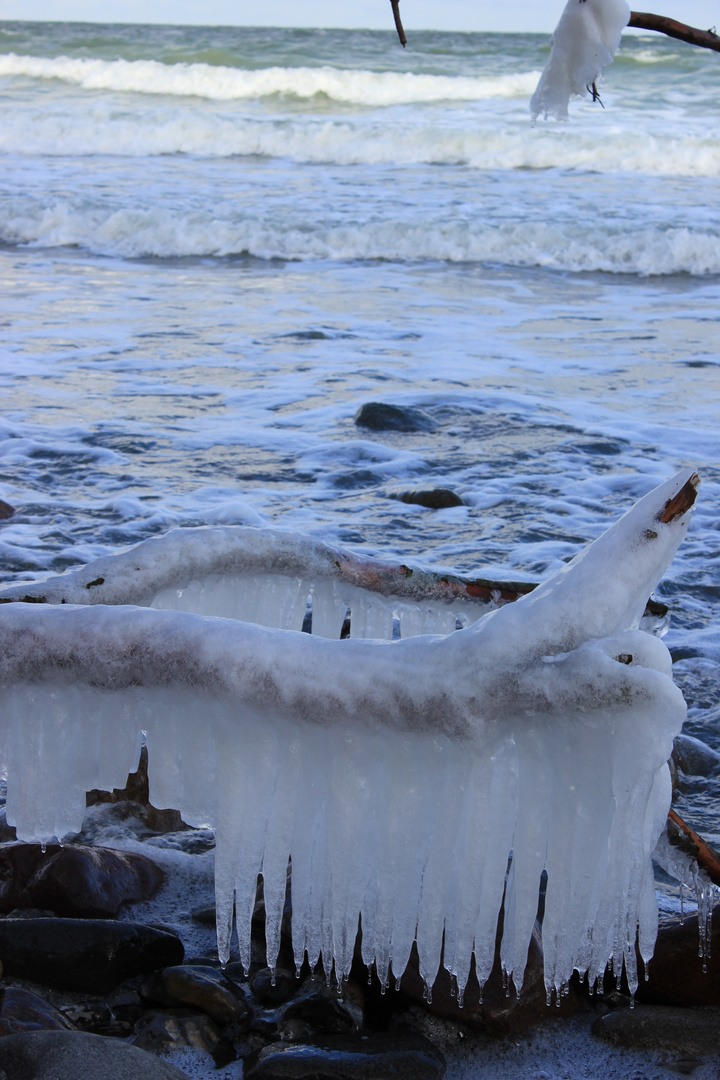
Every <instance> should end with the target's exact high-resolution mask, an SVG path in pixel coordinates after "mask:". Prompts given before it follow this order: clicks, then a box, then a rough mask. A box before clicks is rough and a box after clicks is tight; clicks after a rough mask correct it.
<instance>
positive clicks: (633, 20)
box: [628, 11, 720, 52]
mask: <svg viewBox="0 0 720 1080" xmlns="http://www.w3.org/2000/svg"><path fill="white" fill-rule="evenodd" d="M628 26H634V27H636V28H637V29H638V30H656V31H657V32H658V33H659V34H665V35H666V36H667V37H672V38H677V40H678V41H687V43H688V44H689V45H697V46H698V48H700V49H714V50H715V52H720V37H719V36H718V35H717V34H716V33H715V31H714V30H697V29H696V28H695V27H694V26H688V25H687V23H681V22H677V20H676V19H668V18H666V16H664V15H651V14H650V13H649V12H646V11H631V12H630V21H629V22H628Z"/></svg>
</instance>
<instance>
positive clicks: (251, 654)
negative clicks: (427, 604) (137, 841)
mask: <svg viewBox="0 0 720 1080" xmlns="http://www.w3.org/2000/svg"><path fill="white" fill-rule="evenodd" d="M696 487H697V476H696V475H695V474H694V473H689V472H686V473H684V474H681V475H680V476H678V477H676V478H675V479H674V480H672V481H669V482H668V483H666V484H663V485H662V486H661V487H660V488H658V489H656V490H655V491H654V492H651V493H650V494H649V495H647V496H646V497H645V498H644V499H643V500H641V502H640V503H638V505H637V506H636V507H634V508H633V509H632V510H630V511H629V512H628V513H627V514H626V515H625V516H624V517H623V518H621V519H620V520H619V521H618V522H617V523H616V524H615V525H614V526H613V527H612V528H611V529H609V530H608V531H607V532H606V533H605V534H604V535H603V536H602V537H600V538H599V539H598V540H596V541H595V542H594V543H593V544H591V545H590V547H589V548H587V549H586V550H585V551H584V552H583V553H582V554H580V555H579V556H577V557H576V558H575V559H573V561H572V562H571V563H569V564H568V565H567V566H565V567H563V568H562V569H561V570H560V571H559V572H558V573H556V574H554V575H553V576H552V577H551V578H549V579H548V580H547V581H545V582H544V583H543V584H542V585H541V586H540V587H538V588H537V589H535V590H534V591H533V592H532V593H530V594H528V595H526V596H523V597H522V598H520V599H519V600H518V601H517V602H516V603H513V604H508V605H505V606H502V607H498V608H496V609H495V610H493V611H490V612H489V613H488V614H486V615H485V616H483V617H482V618H481V619H479V620H478V621H477V622H476V623H474V624H473V625H471V626H469V627H467V628H466V629H464V630H459V631H457V632H454V633H448V634H445V635H430V636H428V635H423V636H411V637H408V638H405V639H400V640H395V641H374V640H362V639H357V640H349V641H341V640H328V639H325V638H323V637H319V636H316V635H314V634H313V635H310V634H303V633H299V632H298V631H296V630H295V631H293V630H277V629H270V628H266V627H262V626H258V625H252V624H249V623H244V622H240V621H237V620H233V619H228V618H221V617H218V616H209V615H199V614H193V613H188V612H183V611H178V610H155V609H153V608H148V607H144V608H143V607H134V606H127V605H124V606H123V605H120V606H112V605H106V604H105V605H103V604H97V605H90V606H76V605H73V604H67V603H66V604H63V603H62V602H58V603H57V604H52V603H47V602H46V603H41V604H38V603H27V602H25V603H23V602H15V603H6V604H4V605H2V607H0V766H1V767H2V768H3V769H4V770H5V771H6V774H7V784H8V790H7V820H8V822H9V823H12V824H14V825H15V826H16V828H17V830H18V835H19V837H20V838H22V839H26V840H29V839H31V838H38V839H41V840H50V839H51V838H52V837H53V836H57V837H58V838H60V837H62V836H64V835H66V834H67V833H71V832H73V831H77V830H78V829H79V828H80V824H81V821H82V817H83V811H84V805H85V791H86V790H88V789H91V788H95V787H110V788H112V787H116V786H120V785H121V784H122V782H123V781H124V777H125V775H126V774H127V772H128V771H129V769H130V768H131V767H132V765H133V759H134V757H135V755H136V753H137V746H138V738H139V734H140V733H141V732H144V733H145V734H146V738H147V744H148V751H149V762H150V767H149V780H150V798H151V799H152V802H153V804H154V805H156V806H158V807H173V808H175V809H179V810H181V812H182V814H183V817H184V819H185V820H186V821H188V822H189V823H191V824H200V823H203V824H204V823H208V824H211V825H213V826H214V828H215V830H216V866H215V874H216V901H217V930H218V947H219V953H220V956H221V958H223V959H227V958H228V956H229V950H230V940H231V933H232V928H233V918H235V920H236V926H237V932H238V940H239V947H240V953H241V956H242V958H243V960H244V962H245V963H246V964H248V963H249V958H250V924H251V917H252V912H253V907H254V903H255V892H256V885H257V879H258V875H262V878H263V884H264V894H265V904H266V937H267V948H268V959H269V963H270V965H271V966H272V965H273V964H274V962H275V958H276V956H277V952H278V948H279V941H280V924H281V918H282V912H283V906H284V902H285V888H286V875H287V868H288V864H289V863H290V862H291V865H292V907H293V916H292V934H293V947H294V951H295V957H296V962H297V963H298V965H300V963H301V962H302V959H303V957H304V955H305V954H307V957H308V959H309V961H310V963H311V964H315V963H316V962H317V960H318V959H319V958H320V956H322V958H323V960H324V962H325V965H326V970H328V971H329V970H330V968H331V966H332V965H334V969H335V974H336V976H337V978H338V980H341V979H343V978H344V977H346V976H347V974H348V972H349V970H350V965H351V962H352V957H353V952H354V948H355V941H356V936H357V932H358V927H359V925H361V926H362V955H363V958H364V960H365V962H366V963H367V964H369V965H370V964H375V965H376V967H377V971H378V974H379V976H380V979H381V980H382V981H383V982H387V981H388V979H389V977H390V971H391V970H392V972H393V973H394V975H395V976H396V977H397V978H399V977H401V975H402V973H403V971H404V969H405V966H406V964H407V962H408V958H409V956H410V950H411V948H412V945H413V942H416V943H417V949H418V955H419V962H420V972H421V974H422V976H423V978H424V979H425V981H426V983H427V985H428V986H431V985H432V983H433V981H434V979H435V976H436V974H437V971H438V968H439V965H440V963H441V962H442V963H443V964H444V965H445V967H446V968H448V969H449V970H450V971H451V972H452V973H453V974H454V975H455V976H456V978H457V982H458V987H459V990H460V993H461V994H462V991H463V988H464V986H465V984H466V981H467V977H468V972H469V969H470V962H471V958H472V956H473V955H474V956H475V963H476V970H477V976H478V980H479V982H480V984H481V985H482V984H483V983H484V982H485V980H486V979H487V978H488V976H489V973H490V970H491V968H492V964H493V958H494V952H495V938H496V928H497V923H498V916H499V913H500V910H501V906H503V905H504V928H503V935H502V944H501V958H502V963H503V966H504V968H505V971H506V972H507V973H508V975H511V976H512V978H513V980H514V982H515V985H516V987H517V989H518V990H519V989H520V988H521V986H522V982H523V974H524V969H525V963H526V959H527V952H528V944H529V941H530V937H531V934H532V931H533V925H534V922H535V916H536V912H537V904H538V889H539V885H540V880H541V876H542V874H543V872H545V873H546V874H547V879H548V883H547V895H546V902H545V915H544V921H543V927H542V935H543V948H544V964H545V982H546V987H547V990H548V994H551V993H552V991H555V992H556V993H559V992H561V990H562V988H563V987H564V986H565V984H566V983H567V981H568V979H569V978H570V976H571V975H572V972H573V970H579V971H580V972H582V973H587V975H588V978H589V979H590V980H591V981H594V980H596V979H600V978H602V976H603V973H604V971H605V968H606V965H607V964H608V962H611V963H612V964H613V965H614V967H615V971H616V973H617V974H619V972H620V970H621V969H622V967H623V965H624V966H625V969H626V971H627V976H628V981H629V984H630V987H631V988H632V987H634V986H635V985H636V983H637V971H636V959H635V945H636V940H637V941H638V943H639V948H640V952H641V955H642V956H643V957H644V958H645V959H648V958H649V956H650V955H651V953H652V949H653V945H654V941H655V935H656V929H657V906H656V901H655V892H654V886H653V875H652V867H651V855H652V852H653V849H654V848H655V845H656V843H657V840H658V837H659V836H660V834H661V832H662V829H663V826H664V823H665V821H666V818H667V812H668V808H669V805H670V775H669V770H668V766H667V760H668V757H669V755H670V752H671V749H672V743H673V738H674V737H675V735H676V734H677V733H678V732H679V730H680V727H681V725H682V722H683V719H684V716H685V703H684V701H683V699H682V695H681V694H680V692H679V690H678V689H677V688H676V687H675V686H674V684H673V682H672V674H671V662H670V657H669V654H668V652H667V649H666V648H665V646H664V645H663V644H662V642H661V641H660V640H659V639H658V638H655V637H652V636H650V635H648V634H646V633H643V632H642V631H640V630H639V629H638V626H639V623H640V619H641V618H642V616H643V612H644V610H645V601H646V598H647V596H648V595H649V593H650V592H651V591H652V589H653V588H654V587H655V585H656V583H657V582H658V581H659V579H660V577H661V576H662V574H663V573H664V571H665V569H666V568H667V566H668V565H669V563H670V561H671V559H672V557H673V555H674V552H675V550H676V548H677V546H678V544H679V543H680V541H681V540H682V537H683V536H684V534H685V531H686V528H687V525H688V520H689V509H690V507H691V506H692V503H693V501H694V498H695V491H696ZM211 531H212V530H210V532H211ZM258 532H259V533H262V530H258ZM259 543H260V545H261V546H262V541H259ZM136 550H137V549H136ZM128 555H129V556H130V557H131V558H132V553H128ZM123 557H127V556H123ZM275 557H277V551H275ZM285 568H286V571H287V569H288V564H287V561H286V562H285ZM78 573H80V572H78ZM285 576H286V579H287V581H288V582H289V584H288V585H287V588H289V589H290V591H291V592H292V589H293V587H294V588H295V590H296V592H297V590H298V588H299V589H300V594H302V592H303V590H304V589H305V583H306V582H307V580H308V577H307V576H303V577H301V579H300V582H301V584H300V585H298V582H297V581H295V582H294V585H293V578H292V577H291V576H290V575H289V574H287V573H286V575H285ZM309 576H310V577H312V574H310V575H309ZM68 577H69V575H68ZM57 580H59V579H57ZM77 583H78V582H77V579H76V584H77ZM101 586H102V583H98V579H97V578H95V579H91V580H90V581H87V582H85V584H84V585H82V588H83V589H85V590H86V591H87V592H91V591H92V590H93V589H96V588H98V589H99V588H101ZM264 587H265V589H266V591H265V595H267V596H272V590H269V586H264ZM284 587H285V586H284ZM268 590H269V591H268ZM180 591H182V590H180ZM261 593H262V590H261ZM261 593H258V594H257V596H256V598H255V601H254V602H256V603H261V602H262V595H261ZM209 595H212V590H211V591H210V593H208V594H206V597H205V598H206V601H207V598H208V596H209ZM214 595H218V590H216V592H215V594H214ZM305 596H307V591H306V592H305ZM28 599H30V597H29V596H28ZM45 599H46V601H47V597H45ZM178 599H179V600H181V599H182V597H180V598H178ZM314 602H315V596H314V594H313V603H314ZM326 602H330V601H329V600H328V597H327V595H325V597H324V598H323V597H322V596H321V597H320V599H319V600H318V605H319V608H321V607H322V605H323V604H324V603H326ZM396 602H399V601H395V600H394V601H392V603H396ZM206 610H207V609H206ZM508 866H509V870H508ZM233 913H234V914H233Z"/></svg>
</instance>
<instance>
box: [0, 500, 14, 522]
mask: <svg viewBox="0 0 720 1080" xmlns="http://www.w3.org/2000/svg"><path fill="white" fill-rule="evenodd" d="M14 513H15V507H14V506H11V505H10V503H6V502H3V501H2V499H0V521H5V520H6V519H7V518H10V517H12V516H13V514H14Z"/></svg>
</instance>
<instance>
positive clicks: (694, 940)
mask: <svg viewBox="0 0 720 1080" xmlns="http://www.w3.org/2000/svg"><path fill="white" fill-rule="evenodd" d="M699 940H700V938H699V931H698V919H697V915H692V916H689V917H688V918H686V919H685V920H684V921H682V922H681V921H680V920H679V919H678V920H673V921H671V922H663V923H661V924H660V927H659V929H658V936H657V941H656V942H655V952H654V955H653V958H652V960H651V961H650V963H649V964H648V979H647V981H646V980H645V979H643V977H642V975H641V976H640V984H639V986H638V988H637V994H636V999H637V1001H640V1002H644V1003H646V1004H654V1005H678V1006H685V1007H689V1006H692V1005H711V1006H715V1007H717V1008H720V911H718V909H716V910H715V918H714V919H713V928H712V935H711V939H710V957H709V958H708V959H707V960H706V961H705V962H704V963H705V966H706V968H707V970H706V971H703V960H702V958H701V957H700V956H699V955H698V944H699ZM640 970H641V971H642V967H640ZM718 1039H719V1041H720V1034H719V1036H718Z"/></svg>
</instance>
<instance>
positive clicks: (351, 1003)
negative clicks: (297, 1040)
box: [278, 978, 364, 1037]
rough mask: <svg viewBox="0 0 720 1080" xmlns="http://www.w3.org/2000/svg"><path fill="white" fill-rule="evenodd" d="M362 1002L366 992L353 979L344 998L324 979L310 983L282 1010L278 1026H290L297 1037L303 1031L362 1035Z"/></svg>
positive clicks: (343, 993) (305, 983) (346, 989)
mask: <svg viewBox="0 0 720 1080" xmlns="http://www.w3.org/2000/svg"><path fill="white" fill-rule="evenodd" d="M362 1002H363V994H362V991H361V990H360V988H359V987H358V985H357V983H356V982H355V981H354V980H352V979H349V980H348V981H347V982H346V983H345V984H344V985H343V992H342V996H340V995H338V992H337V989H336V988H335V986H334V985H331V986H328V985H327V982H326V981H325V980H324V979H314V978H310V979H306V980H305V982H304V983H303V984H302V986H301V987H300V989H299V991H298V993H297V994H295V995H294V996H293V997H292V998H291V1000H290V1001H288V1002H286V1003H285V1004H284V1005H282V1006H281V1007H280V1008H279V1009H278V1020H279V1025H278V1026H279V1027H280V1028H282V1027H287V1026H288V1025H290V1026H291V1028H292V1029H293V1031H294V1032H295V1037H298V1035H299V1033H300V1032H301V1031H304V1032H307V1033H308V1034H315V1033H317V1032H321V1033H323V1034H327V1035H334V1034H342V1033H346V1032H351V1031H359V1030H361V1028H362V1027H363V1023H364V1017H363V1008H362Z"/></svg>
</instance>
